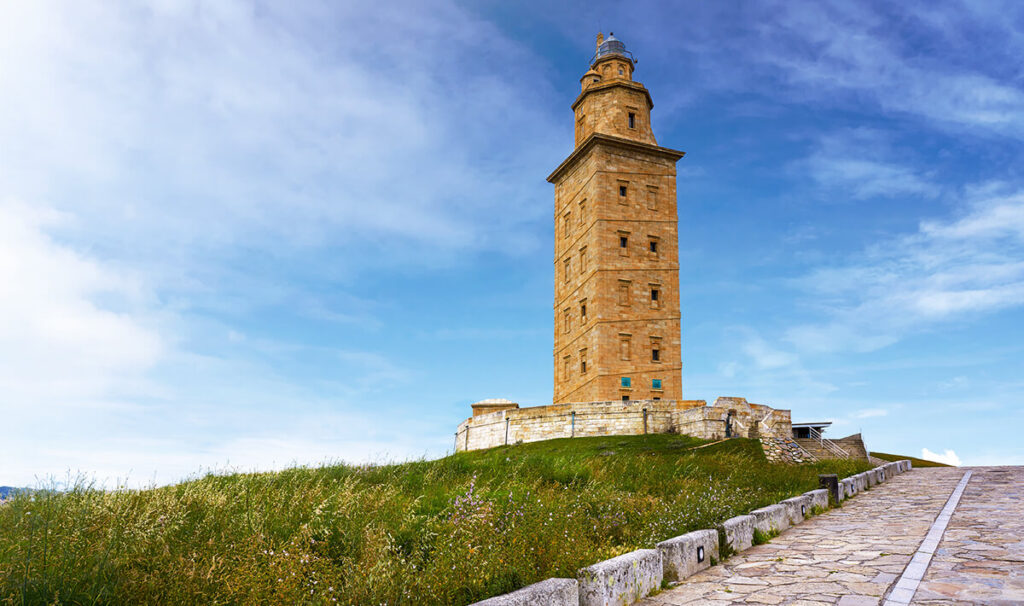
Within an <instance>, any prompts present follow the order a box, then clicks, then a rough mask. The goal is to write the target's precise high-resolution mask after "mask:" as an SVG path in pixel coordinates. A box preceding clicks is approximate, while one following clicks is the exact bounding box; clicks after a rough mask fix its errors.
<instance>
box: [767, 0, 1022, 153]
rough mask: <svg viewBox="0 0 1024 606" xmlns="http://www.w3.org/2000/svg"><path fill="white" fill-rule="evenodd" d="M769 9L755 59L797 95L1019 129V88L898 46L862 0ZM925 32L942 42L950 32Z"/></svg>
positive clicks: (889, 27) (895, 35) (1000, 130)
mask: <svg viewBox="0 0 1024 606" xmlns="http://www.w3.org/2000/svg"><path fill="white" fill-rule="evenodd" d="M773 9H775V10H773V12H774V13H775V18H773V19H771V20H770V21H769V22H768V23H767V24H766V25H765V27H764V29H763V30H761V31H763V32H764V34H765V38H766V42H765V43H764V44H763V45H759V47H758V48H757V54H756V56H755V58H756V59H758V60H761V61H764V62H765V63H768V64H771V65H772V66H774V67H775V68H777V69H778V70H779V71H780V72H781V73H782V74H783V75H784V77H785V78H786V81H787V82H788V83H789V84H790V85H792V86H795V87H798V88H799V90H801V91H802V92H804V93H805V94H815V95H817V96H822V95H829V94H835V93H840V94H843V95H846V96H847V98H848V99H849V100H851V101H852V100H854V99H856V100H858V101H859V100H862V99H871V100H873V101H874V102H875V103H877V104H878V105H879V106H880V107H881V108H882V109H885V110H890V111H898V112H906V113H909V114H913V115H917V116H919V117H922V118H925V119H928V120H931V121H934V122H936V123H938V124H941V125H946V126H952V127H957V128H961V127H969V128H972V129H979V130H984V131H987V132H989V133H992V134H1000V135H1004V134H1010V135H1019V134H1021V133H1022V132H1024V90H1021V89H1020V88H1019V87H1016V86H1013V85H1011V84H1008V83H1005V82H1002V81H1000V80H997V79H996V78H993V77H992V76H989V75H988V74H986V73H983V72H981V71H980V70H978V69H977V68H976V67H974V66H966V65H963V64H962V63H961V64H959V65H958V64H957V62H951V61H946V60H943V59H940V58H934V59H933V58H931V56H930V55H931V54H930V53H917V54H909V53H907V52H905V48H904V45H903V40H902V38H901V36H900V31H899V30H898V29H895V28H894V27H893V25H894V23H893V22H892V21H889V22H886V17H884V16H883V15H881V14H880V13H878V12H877V11H874V10H872V9H871V8H869V7H867V6H862V5H857V4H849V3H838V4H826V3H814V4H805V3H800V4H795V3H782V4H780V5H775V6H774V7H773ZM1011 10H1012V9H1011ZM916 12H920V11H916ZM1004 18H1005V16H1002V17H995V16H991V18H990V21H989V22H990V24H991V25H993V26H999V25H1000V22H1001V21H1004ZM946 25H947V26H948V25H949V24H948V23H947V24H946ZM928 33H929V34H930V35H931V36H934V38H935V39H938V40H943V38H947V39H948V38H949V37H951V36H955V35H956V34H957V33H958V32H957V31H950V30H946V29H937V30H934V31H932V32H928ZM943 41H944V40H943ZM1009 57H1012V54H1008V55H1007V59H1008V61H1009Z"/></svg>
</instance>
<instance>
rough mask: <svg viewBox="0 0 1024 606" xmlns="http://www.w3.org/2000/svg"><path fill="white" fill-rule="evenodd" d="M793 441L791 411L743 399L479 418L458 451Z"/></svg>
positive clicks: (458, 439) (591, 406) (461, 437)
mask: <svg viewBox="0 0 1024 606" xmlns="http://www.w3.org/2000/svg"><path fill="white" fill-rule="evenodd" d="M727 425H728V426H729V432H730V434H731V435H733V436H741V437H751V438H757V437H761V436H769V437H776V436H777V437H780V438H789V437H790V436H791V433H792V429H791V423H790V418H789V411H788V410H775V409H772V408H769V407H768V406H764V405H761V404H751V403H748V402H747V401H746V400H744V399H743V398H719V399H718V400H716V401H715V404H714V405H712V406H708V405H707V403H706V402H705V401H704V400H630V401H628V402H622V401H610V402H572V403H566V404H552V405H550V406H534V407H530V408H510V409H507V410H501V411H497V412H490V413H486V414H479V415H477V416H474V417H470V418H469V419H466V420H465V421H463V422H462V423H460V424H459V427H458V431H457V432H456V434H455V450H456V451H466V450H479V449H482V448H493V447H495V446H502V445H507V444H519V443H524V442H537V441H540V440H551V439H554V438H572V437H590V436H614V435H642V434H646V433H681V434H686V435H692V436H695V437H699V438H705V439H720V438H724V437H726V435H725V434H726V427H727Z"/></svg>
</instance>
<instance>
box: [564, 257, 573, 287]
mask: <svg viewBox="0 0 1024 606" xmlns="http://www.w3.org/2000/svg"><path fill="white" fill-rule="evenodd" d="M571 260H572V259H566V260H565V262H564V268H565V276H564V277H565V281H566V282H568V281H569V275H570V273H571V271H570V270H571V268H570V267H569V261H571Z"/></svg>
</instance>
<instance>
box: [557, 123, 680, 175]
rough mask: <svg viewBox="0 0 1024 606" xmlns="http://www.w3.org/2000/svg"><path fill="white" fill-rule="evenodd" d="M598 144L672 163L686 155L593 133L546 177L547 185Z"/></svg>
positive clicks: (666, 148)
mask: <svg viewBox="0 0 1024 606" xmlns="http://www.w3.org/2000/svg"><path fill="white" fill-rule="evenodd" d="M598 144H604V145H608V146H610V147H618V148H620V149H628V150H631V151H641V152H646V153H649V154H652V155H655V156H660V157H662V158H668V159H670V160H672V161H673V162H678V161H679V159H680V158H682V157H683V156H685V155H686V152H683V151H679V150H675V149H670V148H668V147H661V146H658V145H651V144H650V143H642V142H640V141H633V140H632V139H624V138H622V137H613V136H612V135H606V134H603V133H594V134H592V135H590V136H589V137H587V139H586V140H585V141H584V142H583V143H581V144H580V145H578V146H577V147H576V149H575V150H573V152H572V153H571V154H569V157H568V158H566V159H565V160H564V161H563V162H562V163H561V164H559V165H558V168H556V169H555V170H554V172H552V173H551V174H550V175H548V183H554V182H555V181H556V180H557V179H558V178H559V177H560V176H562V174H563V173H565V171H567V170H569V168H571V167H572V166H573V165H574V164H576V162H577V161H578V160H579V159H580V158H581V157H583V156H584V155H586V154H587V153H588V152H589V151H590V150H591V149H593V148H594V147H595V146H597V145H598Z"/></svg>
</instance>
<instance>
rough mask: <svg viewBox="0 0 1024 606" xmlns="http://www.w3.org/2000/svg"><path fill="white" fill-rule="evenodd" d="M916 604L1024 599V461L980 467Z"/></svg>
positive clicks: (995, 601) (934, 558) (972, 478)
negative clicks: (1017, 465) (1021, 464)
mask: <svg viewBox="0 0 1024 606" xmlns="http://www.w3.org/2000/svg"><path fill="white" fill-rule="evenodd" d="M973 471H974V473H973V475H972V476H971V481H970V482H969V483H968V484H967V489H966V490H965V491H964V494H963V497H961V499H960V505H959V506H958V507H957V509H956V512H955V513H954V514H953V517H952V519H950V521H949V526H948V527H947V528H946V533H945V534H944V535H943V537H942V541H941V542H939V548H938V549H937V550H936V551H935V555H934V557H933V558H932V563H931V566H929V567H928V571H927V572H926V573H925V576H924V580H923V581H922V582H921V585H920V586H919V587H918V589H917V594H916V595H915V596H914V600H913V602H912V603H913V604H1024V467H976V468H974V469H973Z"/></svg>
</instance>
